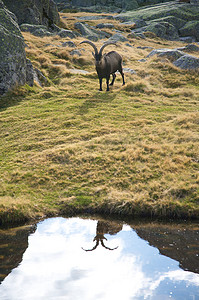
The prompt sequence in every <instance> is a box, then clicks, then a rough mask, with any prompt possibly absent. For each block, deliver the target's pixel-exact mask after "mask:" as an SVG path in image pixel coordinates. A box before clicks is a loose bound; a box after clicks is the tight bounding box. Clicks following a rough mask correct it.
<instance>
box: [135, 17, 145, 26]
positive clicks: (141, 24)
mask: <svg viewBox="0 0 199 300" xmlns="http://www.w3.org/2000/svg"><path fill="white" fill-rule="evenodd" d="M135 26H136V28H141V27H144V26H147V23H146V21H145V20H143V19H137V20H135Z"/></svg>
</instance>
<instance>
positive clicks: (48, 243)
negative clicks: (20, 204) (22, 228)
mask: <svg viewBox="0 0 199 300" xmlns="http://www.w3.org/2000/svg"><path fill="white" fill-rule="evenodd" d="M97 225H99V223H98V221H95V220H88V219H85V220H83V219H80V218H70V219H65V218H52V219H47V220H45V221H43V222H41V223H39V224H38V226H37V230H36V231H35V233H33V234H31V235H30V236H29V246H28V248H27V250H26V251H25V253H24V255H23V260H22V262H21V264H20V265H19V266H18V267H17V268H15V269H13V270H12V272H11V273H10V274H9V275H8V276H7V277H6V278H5V279H4V281H3V282H2V284H1V285H0V300H41V299H42V300H44V299H45V300H47V299H48V300H51V299H53V300H59V299H64V300H80V299H81V300H98V299H100V300H121V299H122V300H131V299H135V300H143V299H147V300H148V299H150V300H156V299H157V300H166V299H168V300H170V299H179V300H183V299H185V300H189V299H190V300H198V299H199V275H198V274H195V273H192V272H188V271H184V270H182V269H180V268H179V263H178V262H177V261H175V260H172V259H170V258H168V257H166V256H163V255H160V254H159V251H158V249H157V248H155V247H151V246H150V245H149V244H148V243H147V242H146V241H145V240H143V239H141V238H140V237H139V236H138V235H137V234H136V232H135V231H134V230H133V229H132V228H131V227H130V226H128V225H123V226H121V228H122V230H121V231H119V232H118V233H117V234H114V235H110V234H104V238H103V243H104V246H105V247H107V248H110V249H114V248H116V247H117V249H115V250H112V251H110V250H109V249H107V248H105V247H103V244H101V242H100V243H99V245H98V246H97V247H96V248H95V249H93V248H94V247H95V245H96V243H97V240H96V239H95V241H93V239H94V238H95V237H96V236H97V239H98V238H99V234H98V235H97V233H96V228H97ZM105 238H106V239H107V240H106V239H105ZM82 248H84V249H89V250H91V249H93V251H84V250H83V249H82Z"/></svg>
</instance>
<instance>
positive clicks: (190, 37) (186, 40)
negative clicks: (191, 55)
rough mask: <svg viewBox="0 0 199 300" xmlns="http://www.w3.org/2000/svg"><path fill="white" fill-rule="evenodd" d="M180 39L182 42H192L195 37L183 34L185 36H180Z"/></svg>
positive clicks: (194, 40)
mask: <svg viewBox="0 0 199 300" xmlns="http://www.w3.org/2000/svg"><path fill="white" fill-rule="evenodd" d="M180 41H182V42H184V43H194V42H196V39H195V38H194V37H192V36H185V37H180Z"/></svg>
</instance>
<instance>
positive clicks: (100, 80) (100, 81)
mask: <svg viewBox="0 0 199 300" xmlns="http://www.w3.org/2000/svg"><path fill="white" fill-rule="evenodd" d="M99 84H100V89H99V91H102V78H99Z"/></svg>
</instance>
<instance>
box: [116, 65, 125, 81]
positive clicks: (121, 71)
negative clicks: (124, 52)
mask: <svg viewBox="0 0 199 300" xmlns="http://www.w3.org/2000/svg"><path fill="white" fill-rule="evenodd" d="M118 71H119V72H120V74H121V75H122V80H123V85H125V81H124V73H123V70H122V67H121V69H119V70H118Z"/></svg>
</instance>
